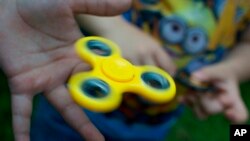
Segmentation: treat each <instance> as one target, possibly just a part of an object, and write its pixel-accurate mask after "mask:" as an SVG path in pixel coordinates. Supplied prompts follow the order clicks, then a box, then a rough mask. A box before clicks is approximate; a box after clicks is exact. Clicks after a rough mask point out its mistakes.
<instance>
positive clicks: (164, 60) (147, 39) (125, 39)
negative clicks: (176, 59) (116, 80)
mask: <svg viewBox="0 0 250 141" xmlns="http://www.w3.org/2000/svg"><path fill="white" fill-rule="evenodd" d="M121 24H123V26H120V25H121ZM104 36H105V37H107V38H109V39H111V40H113V41H114V42H116V43H117V44H118V45H119V46H120V47H121V50H122V54H123V56H124V57H125V58H127V59H128V60H130V61H131V62H132V63H134V64H135V65H155V66H158V67H160V68H162V69H164V70H166V71H167V72H169V73H170V74H174V73H175V70H176V67H175V65H174V63H173V62H172V59H171V57H170V56H169V55H168V53H167V52H166V51H165V50H164V49H163V47H162V46H161V45H160V44H159V42H158V41H156V40H155V39H154V38H153V37H152V36H150V35H149V34H147V33H145V32H144V31H142V30H140V29H138V28H137V27H134V26H133V25H129V23H126V22H125V21H124V23H120V24H119V26H118V29H115V30H113V32H109V34H105V35H104Z"/></svg>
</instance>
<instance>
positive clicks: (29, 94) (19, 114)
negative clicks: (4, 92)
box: [0, 0, 130, 141]
mask: <svg viewBox="0 0 250 141" xmlns="http://www.w3.org/2000/svg"><path fill="white" fill-rule="evenodd" d="M129 2H130V0H123V1H122V2H121V1H119V2H118V1H115V0H102V1H99V0H66V1H65V0H54V1H47V0H5V1H0V11H1V12H0V21H1V22H0V65H1V68H2V69H3V70H4V72H5V74H6V75H7V77H8V82H9V86H10V91H11V93H12V94H11V100H12V114H13V129H14V136H15V140H16V141H21V140H22V141H28V140H30V139H29V132H30V131H29V130H30V118H31V113H32V102H33V97H34V96H35V95H36V94H37V93H39V92H43V93H44V95H45V96H46V98H47V99H48V100H49V101H50V102H51V104H52V105H53V106H55V108H56V109H57V110H58V111H59V112H60V113H61V114H62V116H63V117H64V119H65V121H67V122H68V123H69V124H70V125H71V126H72V127H73V128H74V129H75V130H76V131H78V132H79V133H80V134H81V135H82V137H84V138H85V139H86V140H95V141H96V140H98V141H100V140H104V138H103V136H102V135H101V134H100V133H99V131H98V130H97V129H96V128H95V127H94V126H93V125H92V123H91V122H90V121H89V119H88V118H87V117H86V115H85V114H84V113H83V112H82V110H81V108H80V107H78V106H77V105H76V104H75V103H74V102H73V100H72V99H71V97H70V95H69V93H68V90H67V88H66V87H65V83H66V81H67V79H68V77H69V76H70V75H72V73H74V72H76V71H80V70H81V71H82V70H86V69H87V68H86V64H83V63H82V62H81V60H80V59H79V58H78V57H77V55H76V54H75V51H74V48H73V44H74V42H75V41H76V40H77V39H79V38H80V37H82V34H81V31H80V30H79V27H78V25H77V23H76V21H75V15H74V14H76V13H89V14H97V15H114V14H118V13H119V12H122V11H123V10H125V8H127V7H128V6H129ZM44 114H46V113H44Z"/></svg>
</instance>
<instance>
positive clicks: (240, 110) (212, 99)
mask: <svg viewBox="0 0 250 141" xmlns="http://www.w3.org/2000/svg"><path fill="white" fill-rule="evenodd" d="M249 55H250V48H249V43H248V42H246V43H241V44H239V45H238V46H237V48H235V49H234V50H233V51H232V53H231V54H230V55H229V56H228V58H226V60H225V61H223V62H222V63H219V64H215V65H213V66H208V67H205V68H203V69H201V70H198V71H196V72H194V73H193V74H192V78H193V79H196V80H198V81H201V82H206V83H211V84H213V85H214V86H215V87H216V88H217V89H218V90H219V91H216V92H215V93H201V92H189V93H188V94H186V95H185V96H184V97H182V98H180V100H181V101H182V102H184V103H186V104H187V105H189V106H190V107H191V108H192V109H193V111H194V113H195V114H196V115H197V116H198V117H199V118H201V119H204V118H206V117H208V116H210V115H214V114H218V113H223V114H224V115H225V117H226V118H227V119H228V120H229V121H230V122H232V123H237V124H240V123H245V122H246V121H247V120H248V117H249V113H248V110H247V108H246V105H245V104H244V101H243V100H242V97H241V95H240V90H239V84H240V82H242V81H245V80H248V79H249V76H250V74H249V72H250V66H249V62H248V56H249ZM243 66H244V67H243Z"/></svg>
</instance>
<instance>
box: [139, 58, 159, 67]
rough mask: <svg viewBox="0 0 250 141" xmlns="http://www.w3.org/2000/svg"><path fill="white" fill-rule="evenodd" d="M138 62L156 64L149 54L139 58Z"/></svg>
mask: <svg viewBox="0 0 250 141" xmlns="http://www.w3.org/2000/svg"><path fill="white" fill-rule="evenodd" d="M140 64H141V65H152V66H156V63H155V61H154V60H153V58H152V57H151V56H147V57H144V56H142V57H141V58H140Z"/></svg>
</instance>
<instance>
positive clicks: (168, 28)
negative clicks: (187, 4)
mask: <svg viewBox="0 0 250 141" xmlns="http://www.w3.org/2000/svg"><path fill="white" fill-rule="evenodd" d="M159 30H160V31H159V32H160V36H161V38H162V39H163V40H164V41H166V42H167V43H170V44H177V43H180V42H181V41H182V40H183V38H184V35H185V32H186V25H185V23H184V21H182V20H181V19H180V18H177V17H172V18H171V19H169V18H163V19H162V20H161V21H160V26H159Z"/></svg>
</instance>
